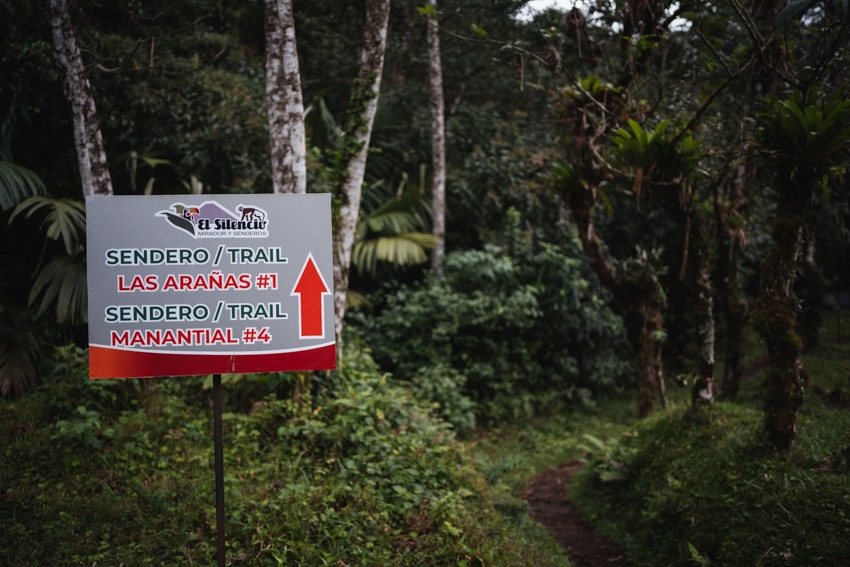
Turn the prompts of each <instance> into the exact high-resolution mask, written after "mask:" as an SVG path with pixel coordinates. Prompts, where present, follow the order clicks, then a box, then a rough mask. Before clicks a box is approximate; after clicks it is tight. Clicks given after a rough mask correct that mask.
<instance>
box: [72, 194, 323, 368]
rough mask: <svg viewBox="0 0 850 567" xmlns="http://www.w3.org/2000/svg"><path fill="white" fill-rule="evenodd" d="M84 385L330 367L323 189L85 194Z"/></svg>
mask: <svg viewBox="0 0 850 567" xmlns="http://www.w3.org/2000/svg"><path fill="white" fill-rule="evenodd" d="M86 216H87V236H88V245H87V247H88V256H87V261H88V283H89V294H88V301H89V308H88V313H89V366H90V372H89V375H90V377H91V378H119V377H122V378H130V377H144V376H184V375H194V374H218V373H241V372H272V371H288V370H320V369H330V368H333V367H334V365H335V361H336V345H335V343H334V336H333V333H334V312H333V288H332V278H331V274H332V273H333V256H332V251H331V199H330V195H328V194H306V195H304V194H299V195H187V196H175V195H171V196H92V197H88V199H87V201H86Z"/></svg>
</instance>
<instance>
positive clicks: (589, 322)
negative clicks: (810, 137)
mask: <svg viewBox="0 0 850 567" xmlns="http://www.w3.org/2000/svg"><path fill="white" fill-rule="evenodd" d="M508 216H509V218H512V219H513V225H512V226H509V227H508V228H507V230H506V232H505V234H504V235H503V238H504V241H505V242H504V244H503V246H502V247H501V248H499V247H497V246H495V245H490V246H487V247H485V248H484V249H483V250H470V251H465V252H453V253H451V254H449V255H448V256H447V257H446V262H445V274H444V276H443V277H442V278H437V277H429V278H428V279H426V281H425V282H424V283H422V284H419V285H414V286H409V287H403V288H401V289H397V290H392V291H390V292H388V293H387V295H386V297H385V298H383V299H382V303H381V304H380V305H378V306H376V307H375V309H374V311H373V312H364V313H360V317H359V318H358V319H357V320H358V321H359V326H360V327H361V328H362V329H363V331H362V332H363V334H364V336H365V337H366V339H367V341H368V342H369V344H371V345H372V349H373V352H374V354H375V357H376V359H377V360H378V361H379V362H380V363H381V364H382V367H384V368H386V369H387V370H390V371H391V372H393V373H394V374H395V375H396V376H397V377H399V378H403V379H406V380H411V381H413V382H415V383H417V384H418V385H419V388H420V389H423V390H427V391H428V392H429V395H430V396H431V399H433V400H434V401H436V402H438V403H439V404H440V405H441V409H442V412H443V416H444V417H445V418H446V419H448V420H449V421H450V422H452V423H453V424H455V425H456V426H457V427H459V428H460V429H465V428H468V427H469V426H470V425H471V421H472V420H471V418H470V415H469V411H471V410H472V407H471V406H470V404H469V403H468V402H467V399H468V400H471V401H472V402H473V403H474V407H475V408H477V415H478V416H479V417H480V418H483V421H485V422H487V421H490V422H494V421H498V420H500V419H504V418H513V419H516V418H528V417H531V416H532V415H534V414H535V413H539V412H540V411H542V410H544V409H547V408H548V409H551V408H552V404H553V403H554V404H556V405H557V404H559V403H560V404H563V403H564V402H568V401H578V400H584V401H589V400H590V399H592V398H593V397H597V396H600V395H604V394H610V393H611V392H613V391H615V390H616V389H617V388H620V387H622V386H624V385H625V382H624V376H625V374H626V371H627V370H628V368H629V367H628V363H627V360H628V359H627V358H624V356H623V354H624V352H628V349H626V348H624V347H625V338H624V330H623V324H622V321H621V320H620V318H619V317H617V316H616V315H615V314H613V313H612V312H611V310H610V309H609V308H608V306H607V305H606V302H605V299H604V297H603V296H602V295H601V293H600V292H599V291H598V290H597V289H595V288H594V287H593V285H591V283H590V282H589V281H588V280H587V279H586V277H585V273H586V271H587V269H586V267H585V266H583V264H582V261H581V259H580V258H579V254H580V253H579V247H578V244H577V242H576V241H575V240H573V241H570V242H568V244H567V245H564V246H559V245H555V244H548V243H536V242H535V241H534V239H532V238H531V237H530V236H529V235H528V234H527V233H525V232H523V231H521V230H520V227H519V226H518V221H519V216H518V214H517V213H516V212H515V211H513V212H512V213H510V214H509V215H508Z"/></svg>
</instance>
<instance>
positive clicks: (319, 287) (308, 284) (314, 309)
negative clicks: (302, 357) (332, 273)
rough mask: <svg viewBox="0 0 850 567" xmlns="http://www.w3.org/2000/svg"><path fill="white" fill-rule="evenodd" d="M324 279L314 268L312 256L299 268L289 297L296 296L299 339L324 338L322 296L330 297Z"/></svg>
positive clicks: (314, 263) (323, 303)
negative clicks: (296, 279) (299, 272)
mask: <svg viewBox="0 0 850 567" xmlns="http://www.w3.org/2000/svg"><path fill="white" fill-rule="evenodd" d="M330 293H331V292H330V290H329V289H328V284H326V283H325V278H323V277H322V274H321V273H320V272H319V269H318V268H317V267H316V261H315V260H314V259H313V255H312V254H308V255H307V261H306V262H304V267H303V268H301V275H299V276H298V281H297V282H296V283H295V287H293V288H292V293H291V294H290V295H298V320H299V321H300V326H299V332H298V337H299V338H301V339H322V338H324V337H325V302H324V301H323V300H322V298H323V296H325V295H330Z"/></svg>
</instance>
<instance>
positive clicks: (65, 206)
mask: <svg viewBox="0 0 850 567" xmlns="http://www.w3.org/2000/svg"><path fill="white" fill-rule="evenodd" d="M39 212H41V213H43V214H44V215H45V216H44V220H42V224H41V226H42V228H45V229H46V231H45V232H46V235H47V237H48V238H50V239H51V240H57V241H58V240H61V241H62V243H63V245H64V246H65V251H66V252H67V253H68V254H69V255H72V254H74V253H75V252H76V251H77V250H78V249H79V247H80V246H82V244H83V242H85V236H86V208H85V204H84V203H83V202H82V201H75V200H71V199H55V198H51V197H43V196H34V197H30V198H28V199H27V200H25V201H24V202H23V203H21V204H19V205H18V206H17V207H16V208H15V211H14V212H13V213H12V215H11V216H10V217H9V223H11V222H12V221H14V220H15V219H16V218H17V217H18V216H20V215H23V216H24V218H27V219H28V218H31V217H32V216H34V215H35V214H36V213H39Z"/></svg>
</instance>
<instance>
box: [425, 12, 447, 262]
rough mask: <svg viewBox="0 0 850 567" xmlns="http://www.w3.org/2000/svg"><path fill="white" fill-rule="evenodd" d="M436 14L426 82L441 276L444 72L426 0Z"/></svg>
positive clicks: (437, 33)
mask: <svg viewBox="0 0 850 567" xmlns="http://www.w3.org/2000/svg"><path fill="white" fill-rule="evenodd" d="M428 6H430V7H432V8H433V9H434V12H435V14H434V15H433V16H429V17H428V18H427V23H426V25H427V35H428V79H429V84H430V87H431V88H430V91H431V98H430V102H431V168H432V177H431V179H432V182H431V213H432V215H433V220H432V232H433V234H434V240H435V242H434V253H433V256H431V267H432V268H433V270H434V272H436V273H437V274H438V275H442V274H443V256H444V255H445V251H446V122H445V102H444V100H443V69H442V64H441V60H440V25H439V22H438V21H437V16H436V10H437V0H428Z"/></svg>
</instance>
